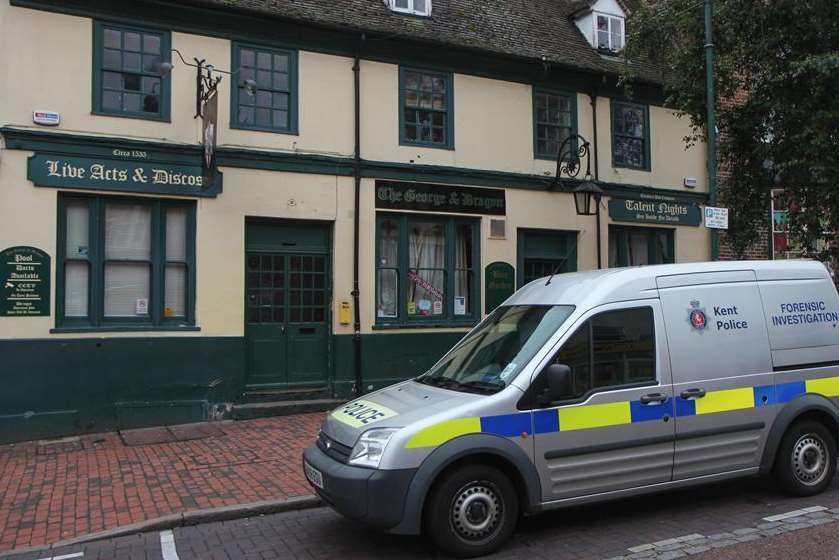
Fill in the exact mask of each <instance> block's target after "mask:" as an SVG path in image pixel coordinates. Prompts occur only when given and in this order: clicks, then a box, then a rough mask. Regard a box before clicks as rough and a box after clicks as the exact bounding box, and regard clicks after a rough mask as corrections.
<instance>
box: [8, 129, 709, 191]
mask: <svg viewBox="0 0 839 560" xmlns="http://www.w3.org/2000/svg"><path fill="white" fill-rule="evenodd" d="M0 134H2V135H3V138H4V140H5V142H6V148H7V149H10V150H28V151H38V152H49V153H56V154H58V153H60V154H66V155H73V156H83V157H87V156H103V157H108V156H109V155H112V154H113V152H115V151H120V150H121V151H126V150H138V151H144V150H145V151H146V152H147V154H148V155H147V157H148V161H165V162H169V163H187V164H194V163H195V162H198V161H200V157H201V151H200V147H198V146H185V145H183V144H169V143H165V142H148V141H144V140H142V141H141V140H129V139H126V138H102V137H96V136H85V135H77V134H70V133H67V134H56V133H54V132H45V131H42V130H30V129H21V128H13V127H0ZM217 157H218V164H219V165H220V166H222V167H237V168H243V169H263V170H269V171H286V172H294V173H314V174H322V175H338V176H345V177H351V176H352V174H353V160H352V158H344V157H334V156H324V155H306V154H291V153H288V154H286V153H281V152H265V151H261V150H257V149H248V148H219V149H218V150H217ZM361 173H362V176H363V177H365V178H370V179H393V180H403V181H420V182H436V183H445V184H452V185H474V186H486V187H499V188H507V189H528V190H539V191H548V190H552V191H555V192H571V191H572V190H573V189H574V188H575V187H576V186H577V181H576V180H567V181H563V185H562V186H560V187H553V186H552V185H553V179H551V178H550V177H547V178H546V177H545V176H544V175H534V174H524V173H510V172H505V171H491V170H484V169H471V168H467V167H452V166H443V165H425V164H414V163H397V162H385V161H369V160H362V162H361ZM598 184H599V185H600V186H601V187H602V188H603V189H604V190H605V191H606V194H607V195H608V196H619V197H624V198H631V197H637V196H639V195H640V194H646V195H650V196H667V197H672V198H674V199H677V200H680V201H684V202H695V203H705V202H706V201H707V198H708V196H707V194H705V193H701V192H691V191H684V190H682V189H681V187H678V186H674V187H672V188H653V187H644V186H641V185H630V184H625V183H608V182H604V181H599V182H598Z"/></svg>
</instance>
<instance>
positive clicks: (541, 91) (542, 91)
mask: <svg viewBox="0 0 839 560" xmlns="http://www.w3.org/2000/svg"><path fill="white" fill-rule="evenodd" d="M540 95H541V96H547V97H548V98H550V99H557V100H558V99H560V98H562V99H566V100H567V101H568V104H569V107H570V111H571V123H570V126H569V127H568V134H569V135H574V134H577V132H578V129H577V94H576V93H575V92H573V91H557V90H551V89H547V88H543V87H538V86H534V87H533V157H534V158H536V159H546V160H550V161H556V159H557V156H558V155H559V145H557V151H556V152H553V153H548V152H540V150H539V130H538V128H539V125H540V124H541V125H547V126H549V127H557V124H556V123H554V122H551V119H550V118H549V117H550V115H548V118H547V119H545V120H542V116H540V115H539V110H538V107H537V102H538V98H539V96H540ZM561 143H562V142H561V141H560V142H558V144H561ZM571 146H572V147H571V153H576V152H577V141H576V140H572V141H571Z"/></svg>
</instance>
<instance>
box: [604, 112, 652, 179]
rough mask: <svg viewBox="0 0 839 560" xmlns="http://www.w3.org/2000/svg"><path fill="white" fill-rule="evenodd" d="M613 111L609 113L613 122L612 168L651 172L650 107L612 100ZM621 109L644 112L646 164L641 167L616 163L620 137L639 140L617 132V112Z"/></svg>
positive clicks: (643, 139)
mask: <svg viewBox="0 0 839 560" xmlns="http://www.w3.org/2000/svg"><path fill="white" fill-rule="evenodd" d="M610 105H611V109H610V111H609V114H610V121H611V131H612V134H611V149H612V167H614V168H619V169H632V170H635V171H651V170H652V161H651V157H650V106H649V105H644V104H642V103H633V102H631V101H626V100H623V99H611V100H610ZM621 107H632V108H635V109H641V110H642V111H644V136H643V138H641V140H642V141H643V142H644V163H643V165H641V166H635V165H629V164H626V163H618V162H616V161H615V140H616V139H617V138H618V137H625V138H633V139H636V140H637V139H638V137H637V136H628V135H626V134H618V133H617V132H616V131H615V124H616V122H617V118H616V115H617V112H618V109H619V108H621Z"/></svg>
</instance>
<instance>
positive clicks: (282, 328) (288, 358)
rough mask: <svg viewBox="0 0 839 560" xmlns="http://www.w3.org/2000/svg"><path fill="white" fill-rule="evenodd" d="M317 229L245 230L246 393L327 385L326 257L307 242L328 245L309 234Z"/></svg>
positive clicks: (255, 227)
mask: <svg viewBox="0 0 839 560" xmlns="http://www.w3.org/2000/svg"><path fill="white" fill-rule="evenodd" d="M322 227H323V226H305V225H300V226H294V227H292V228H291V229H289V226H288V225H280V226H273V227H272V226H271V225H270V224H263V223H259V224H254V225H253V226H252V225H251V224H249V225H248V235H247V236H246V239H247V246H248V250H247V251H246V259H245V260H246V263H245V266H246V272H245V274H246V282H247V284H246V286H247V288H246V296H245V299H246V301H245V306H246V310H245V321H246V323H245V341H246V347H247V368H248V369H247V379H246V383H247V386H248V387H249V388H251V389H255V388H276V389H317V388H323V387H326V386H327V383H328V371H329V344H328V342H329V336H328V335H329V326H328V309H329V307H328V306H329V300H330V297H329V285H330V278H329V253H328V247H326V248H323V247H318V246H317V244H316V243H315V244H313V243H312V241H316V240H317V238H318V237H321V238H322V239H323V240H325V241H328V231H323V232H317V231H312V228H322ZM295 228H296V231H295ZM313 233H315V234H316V233H321V235H312V234H313ZM266 234H268V238H266ZM323 234H325V235H323ZM272 237H273V238H274V239H272ZM311 249H322V250H321V251H317V252H315V251H311Z"/></svg>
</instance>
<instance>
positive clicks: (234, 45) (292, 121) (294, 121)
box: [230, 41, 300, 136]
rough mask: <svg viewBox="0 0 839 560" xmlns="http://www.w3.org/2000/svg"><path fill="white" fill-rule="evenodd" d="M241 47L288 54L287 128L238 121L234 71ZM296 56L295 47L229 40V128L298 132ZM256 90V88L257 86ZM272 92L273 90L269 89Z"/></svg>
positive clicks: (237, 64)
mask: <svg viewBox="0 0 839 560" xmlns="http://www.w3.org/2000/svg"><path fill="white" fill-rule="evenodd" d="M242 49H251V50H254V51H263V52H268V53H271V55H272V57H273V55H275V54H279V55H285V56H288V128H278V127H273V126H259V125H256V124H253V125H247V124H241V123H240V122H239V90H240V88H239V82H238V81H235V82H234V80H237V77H236V75H235V72H238V70H239V60H240V52H241V50H242ZM298 58H299V51H298V50H297V49H289V48H283V47H276V46H269V45H262V44H258V43H248V42H243V41H231V43H230V62H231V64H230V68H232V69H233V72H234V75H233V76H231V79H230V128H231V129H234V130H255V131H258V132H273V133H275V134H290V135H293V136H297V135H299V134H300V127H299V91H300V88H299V85H300V84H299V74H298V62H299V61H298ZM257 91H258V88H257ZM270 91H271V92H274V91H275V90H273V89H272V90H270Z"/></svg>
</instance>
